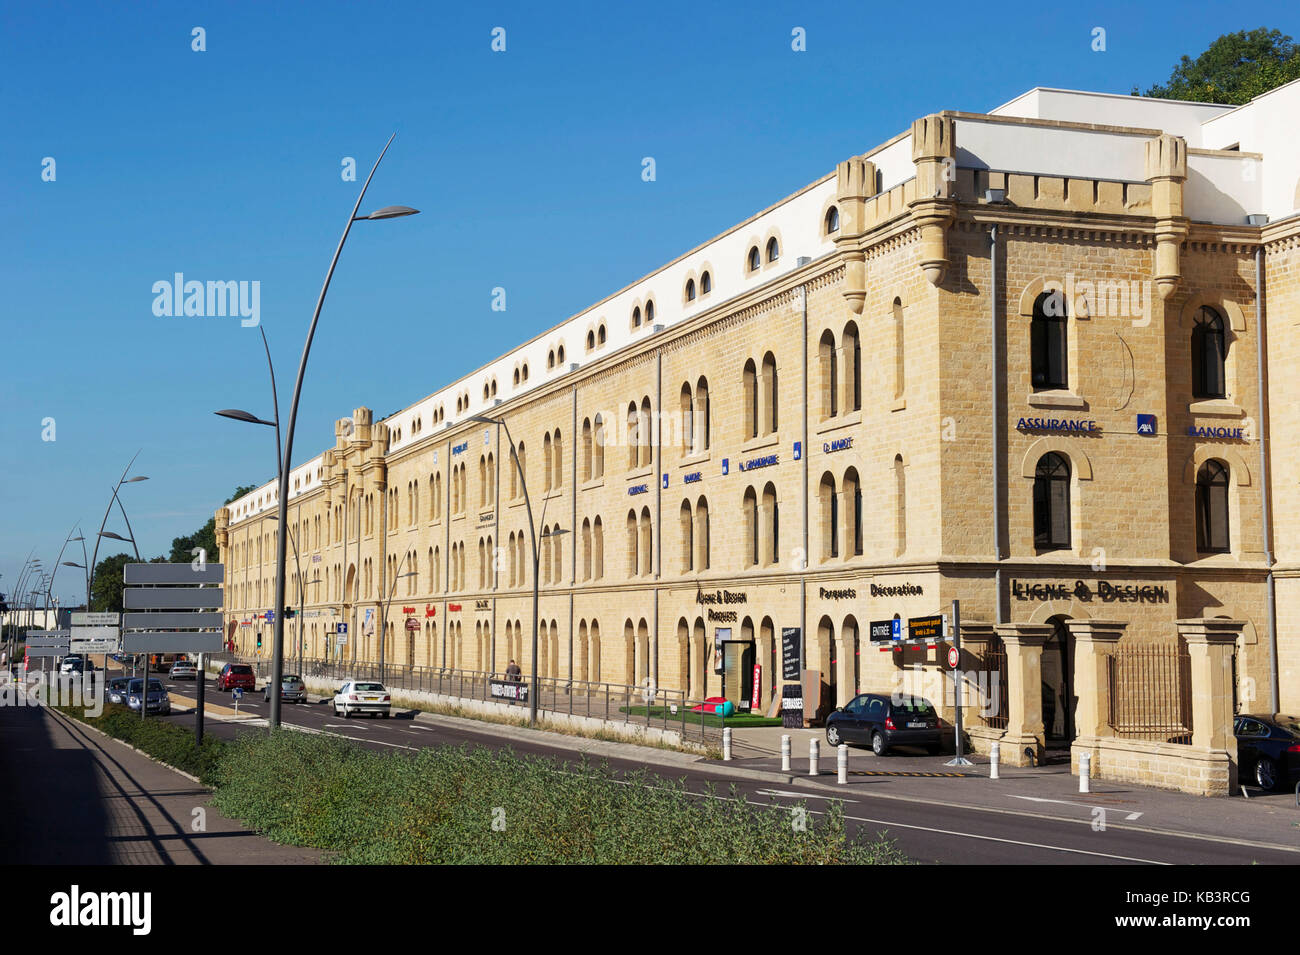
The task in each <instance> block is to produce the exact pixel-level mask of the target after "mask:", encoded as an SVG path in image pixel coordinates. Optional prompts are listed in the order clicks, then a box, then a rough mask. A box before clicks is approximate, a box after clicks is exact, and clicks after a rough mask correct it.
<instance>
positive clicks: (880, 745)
mask: <svg viewBox="0 0 1300 955" xmlns="http://www.w3.org/2000/svg"><path fill="white" fill-rule="evenodd" d="M826 742H827V743H829V744H830V745H831V746H839V745H840V743H866V744H869V745H870V746H871V749H872V752H874V753H875V754H876V755H877V756H885V755H887V754H888V753H889V751H890V749H891V748H893V747H895V746H923V747H925V749H926V751H927V752H928V753H929V754H930V755H931V756H933V755H935V754H936V753H938V752H939V748H940V746H941V745H942V743H941V740H940V729H939V714H938V713H936V712H935V711H934V707H933V706H932V705H931V704H930V701H929V700H927V699H925V698H923V697H920V696H906V695H904V696H900V697H897V698H894V697H892V696H888V695H886V694H883V693H863V694H860V695H859V696H855V697H854V698H853V699H852V700H850V701H849V702H848V703H847V704H846V705H844V706H841V707H840V708H838V709H837V710H835V711H834V712H832V713H831V714H830V715H829V716H827V717H826Z"/></svg>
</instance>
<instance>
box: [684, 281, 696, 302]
mask: <svg viewBox="0 0 1300 955" xmlns="http://www.w3.org/2000/svg"><path fill="white" fill-rule="evenodd" d="M686 301H688V302H693V301H695V279H687V280H686Z"/></svg>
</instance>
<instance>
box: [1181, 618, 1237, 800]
mask: <svg viewBox="0 0 1300 955" xmlns="http://www.w3.org/2000/svg"><path fill="white" fill-rule="evenodd" d="M1177 625H1178V635H1179V636H1180V637H1182V638H1183V640H1185V641H1186V642H1187V653H1188V655H1189V656H1190V657H1191V658H1192V746H1194V747H1198V748H1201V749H1208V750H1212V751H1218V752H1226V753H1227V754H1228V755H1229V757H1230V758H1231V759H1232V762H1233V765H1234V767H1235V766H1236V762H1237V737H1236V736H1234V735H1233V732H1232V717H1233V712H1232V654H1233V651H1234V649H1235V647H1236V645H1237V638H1238V637H1240V636H1241V633H1242V630H1244V629H1245V626H1246V621H1244V620H1222V619H1215V618H1211V617H1198V618H1194V619H1189V620H1179V621H1177ZM1233 782H1234V784H1235V780H1234V781H1233Z"/></svg>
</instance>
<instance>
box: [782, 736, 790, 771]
mask: <svg viewBox="0 0 1300 955" xmlns="http://www.w3.org/2000/svg"><path fill="white" fill-rule="evenodd" d="M789 771H790V736H789V734H788V733H787V734H786V735H784V736H782V737H781V772H783V773H788V772H789Z"/></svg>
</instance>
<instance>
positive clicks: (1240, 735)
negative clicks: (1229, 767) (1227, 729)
mask: <svg viewBox="0 0 1300 955" xmlns="http://www.w3.org/2000/svg"><path fill="white" fill-rule="evenodd" d="M1232 732H1233V735H1234V736H1236V737H1237V766H1238V770H1239V773H1238V775H1239V778H1240V779H1242V780H1248V779H1249V780H1253V781H1254V783H1255V785H1256V786H1259V787H1260V788H1261V789H1278V788H1279V787H1281V786H1282V785H1283V784H1284V783H1286V784H1290V783H1292V782H1294V781H1295V780H1296V779H1297V778H1300V718H1297V717H1294V716H1285V715H1283V714H1281V713H1277V714H1274V715H1273V716H1258V715H1253V714H1242V715H1241V716H1238V717H1237V718H1236V719H1235V720H1233V723H1232Z"/></svg>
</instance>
